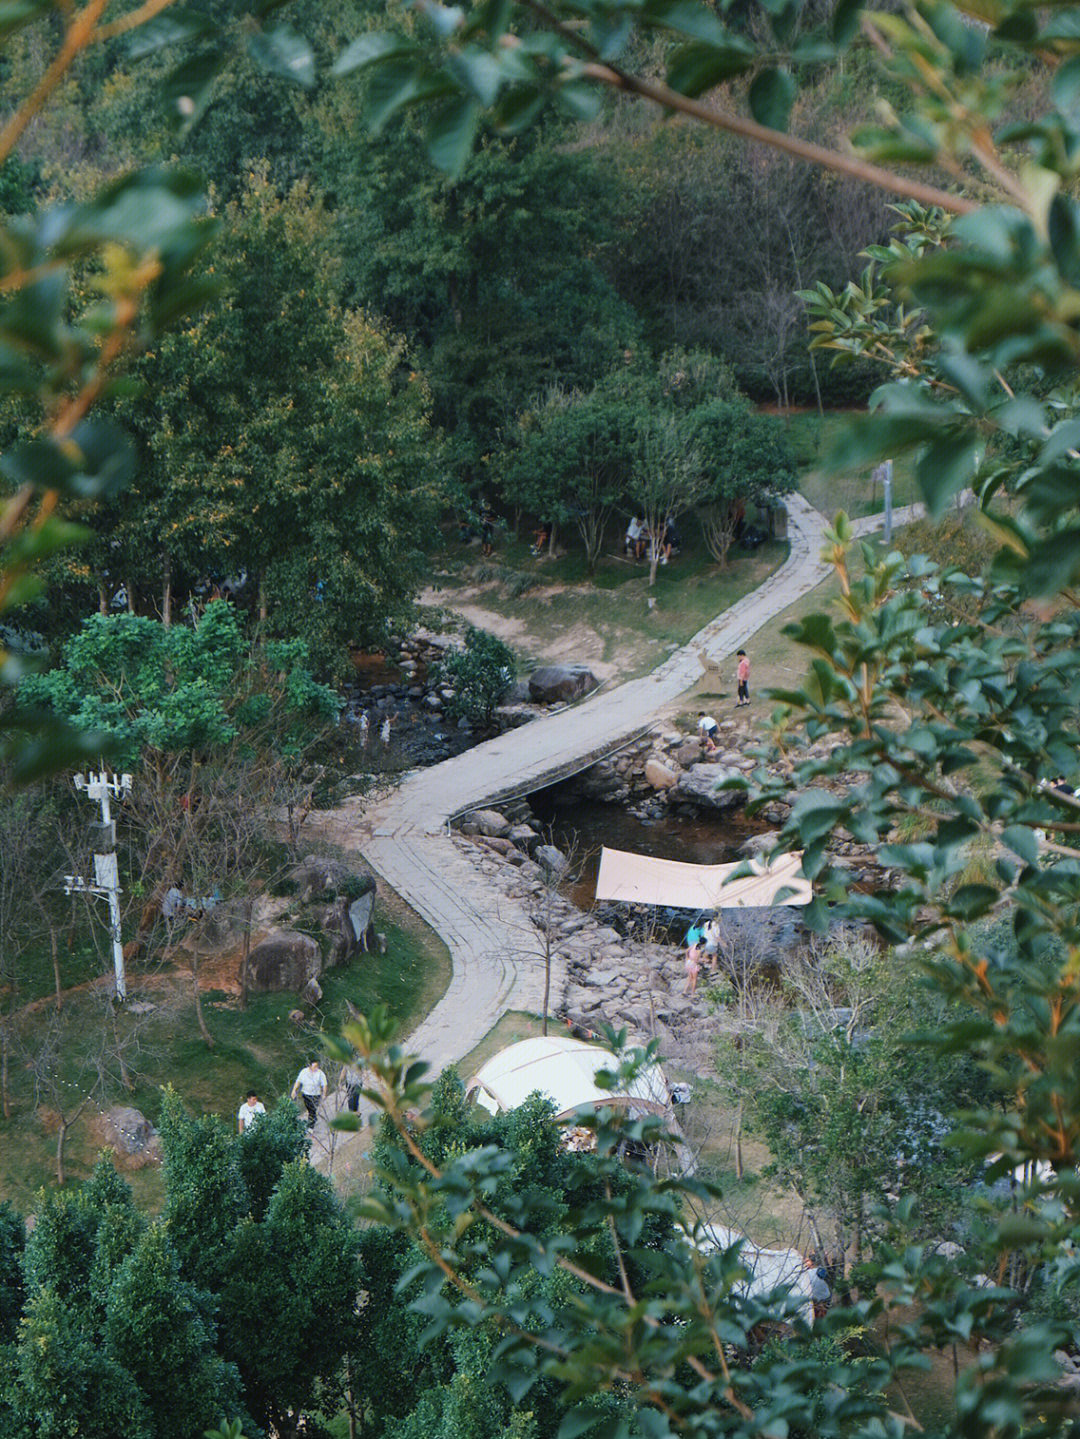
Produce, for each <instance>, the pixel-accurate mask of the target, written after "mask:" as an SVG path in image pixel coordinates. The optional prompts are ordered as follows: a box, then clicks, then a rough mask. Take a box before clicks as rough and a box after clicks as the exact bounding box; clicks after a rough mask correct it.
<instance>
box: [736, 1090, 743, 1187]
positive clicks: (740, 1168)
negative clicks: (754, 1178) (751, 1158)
mask: <svg viewBox="0 0 1080 1439" xmlns="http://www.w3.org/2000/svg"><path fill="white" fill-rule="evenodd" d="M742 1115H743V1102H742V1100H741V1099H740V1100H739V1107H738V1109H737V1110H736V1111H735V1178H736V1179H741V1178H742V1177H743V1157H742Z"/></svg>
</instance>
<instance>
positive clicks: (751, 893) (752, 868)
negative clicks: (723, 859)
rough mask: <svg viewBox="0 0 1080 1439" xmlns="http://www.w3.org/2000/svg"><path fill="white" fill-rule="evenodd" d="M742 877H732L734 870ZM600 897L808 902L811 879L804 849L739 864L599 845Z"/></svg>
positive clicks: (680, 903) (689, 904)
mask: <svg viewBox="0 0 1080 1439" xmlns="http://www.w3.org/2000/svg"><path fill="white" fill-rule="evenodd" d="M738 869H741V870H744V871H749V872H748V873H747V874H745V877H744V878H742V879H733V880H730V882H729V878H730V876H731V875H733V874H734V873H735V871H736V870H738ZM596 897H597V899H617V900H622V901H623V903H625V904H666V905H670V906H671V908H672V909H751V908H759V907H763V906H765V905H771V904H809V903H810V901H811V899H812V898H813V890H812V889H811V886H810V881H809V880H808V879H806V878H805V876H804V875H803V872H802V855H801V854H799V853H796V854H783V855H780V856H779V857H778V858H777V859H775V860H773V861H772V862H771V863H768V862H767V861H766V860H764V859H752V860H742V861H740V862H739V863H737V864H685V863H683V861H682V860H678V859H653V858H652V856H651V855H647V854H630V853H628V852H627V851H626V850H623V849H608V848H607V847H606V846H605V848H604V849H602V850H601V851H600V873H599V874H598V875H597V877H596Z"/></svg>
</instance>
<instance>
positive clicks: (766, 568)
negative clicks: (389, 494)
mask: <svg viewBox="0 0 1080 1439" xmlns="http://www.w3.org/2000/svg"><path fill="white" fill-rule="evenodd" d="M683 535H684V545H683V550H682V553H681V554H680V555H679V556H678V557H677V558H676V559H674V560H673V561H672V563H671V564H669V565H667V566H666V567H660V568H659V569H658V570H657V575H656V584H655V585H654V586H653V587H652V588H650V586H649V581H648V566H647V565H646V564H644V563H638V564H636V563H634V562H633V561H627V560H623V559H621V558H619V557H618V555H616V554H613V553H608V552H606V553H605V554H604V555H603V556H602V557H601V559H600V561H599V564H598V566H597V570H596V573H595V574H594V575H593V576H592V577H591V578H590V577H589V576H588V575H587V574H586V572H585V563H584V557H583V556H582V554H581V553H580V551H579V550H578V549H577V548H576V547H574V548H571V549H570V550H569V552H568V553H565V554H560V555H559V557H558V558H557V559H554V560H552V559H548V558H546V557H545V558H543V559H536V558H534V557H533V556H532V555H531V554H530V552H529V547H528V544H527V543H526V542H525V541H524V540H514V539H512V538H511V537H510V536H509V535H508V534H507V533H506V532H505V531H503V532H501V534H500V536H499V538H498V542H497V549H496V553H495V554H494V555H493V556H492V558H491V559H488V560H485V559H482V558H481V557H480V555H479V552H478V551H477V550H476V548H475V547H472V548H469V547H463V546H460V545H457V544H452V545H449V546H448V547H446V548H445V549H443V550H441V551H439V552H438V553H437V554H436V555H434V556H433V557H432V565H433V574H432V582H431V584H430V585H429V587H428V589H427V590H426V591H425V594H424V602H425V603H426V604H429V605H431V606H435V607H440V606H441V607H444V608H446V609H448V610H450V611H451V612H453V613H455V614H458V615H460V616H462V617H463V618H465V619H466V620H468V621H469V622H470V623H471V624H475V625H477V626H479V627H480V628H483V629H487V630H490V631H491V632H492V633H494V634H497V635H499V636H500V638H502V639H504V640H505V641H506V642H507V644H509V645H510V647H511V648H512V649H513V650H514V651H515V653H516V655H517V657H518V661H519V668H520V670H521V671H522V672H526V671H527V670H528V669H530V668H533V667H535V665H537V664H540V663H543V664H559V663H581V664H587V665H589V666H590V667H591V668H592V669H593V671H594V673H595V674H596V675H597V677H598V678H599V679H611V680H614V681H616V682H621V681H623V680H627V679H633V678H635V677H637V676H639V675H642V674H645V673H647V672H648V671H649V670H651V669H653V668H655V666H656V665H658V664H659V663H661V661H663V660H664V659H666V658H667V656H668V655H669V654H670V653H671V651H672V650H673V649H676V648H677V647H678V646H679V645H681V644H684V643H685V642H686V641H687V640H688V639H689V638H690V637H691V636H692V635H693V634H695V633H696V632H697V631H698V630H699V629H701V627H702V626H703V625H705V624H707V623H708V622H709V621H710V620H711V619H714V618H715V617H716V616H717V615H718V614H720V613H721V612H722V611H723V610H725V609H727V608H728V607H729V606H731V605H732V604H734V603H735V601H736V600H738V599H740V598H741V597H742V596H743V595H745V594H747V593H748V592H749V591H750V590H753V589H756V588H757V586H758V585H760V584H761V583H762V581H763V580H764V579H766V578H767V577H768V575H770V574H771V573H772V572H773V570H775V569H776V568H777V567H778V566H779V565H781V564H782V563H783V561H784V559H785V558H786V556H787V544H786V543H778V542H775V541H774V542H768V543H766V544H763V545H761V546H760V547H759V548H758V549H756V550H752V551H743V550H740V549H737V548H734V549H732V551H731V556H730V560H729V563H728V565H727V566H726V568H725V569H723V570H721V569H719V568H718V566H717V565H716V563H715V561H714V560H713V559H712V556H711V555H709V553H708V552H707V550H705V548H704V545H703V544H702V542H701V541H700V538H699V537H698V536H697V535H696V534H694V533H693V532H692V526H691V525H690V524H689V523H687V524H686V525H684V526H683ZM620 540H621V527H620ZM610 548H611V547H610V546H609V550H610Z"/></svg>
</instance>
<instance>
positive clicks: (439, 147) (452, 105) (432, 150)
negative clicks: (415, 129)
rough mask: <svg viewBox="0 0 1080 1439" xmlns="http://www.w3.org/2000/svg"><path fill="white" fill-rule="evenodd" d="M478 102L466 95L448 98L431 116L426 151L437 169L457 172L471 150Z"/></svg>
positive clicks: (459, 171)
mask: <svg viewBox="0 0 1080 1439" xmlns="http://www.w3.org/2000/svg"><path fill="white" fill-rule="evenodd" d="M479 120H480V106H479V105H478V104H477V102H476V101H475V100H474V99H473V98H472V97H471V96H469V95H462V96H461V97H460V98H459V99H456V100H451V101H450V102H449V103H448V104H446V105H444V106H442V108H441V109H440V110H439V111H438V112H437V113H436V115H435V116H434V117H433V118H432V121H431V124H430V126H429V127H428V154H429V155H430V156H431V158H432V161H433V162H434V163H435V164H436V165H437V166H438V168H439V169H440V170H444V171H445V172H446V173H447V174H448V175H460V174H461V172H462V170H463V169H464V168H465V163H466V161H467V160H468V158H469V156H470V155H471V154H472V147H473V141H474V140H475V138H476V127H477V125H478V123H479Z"/></svg>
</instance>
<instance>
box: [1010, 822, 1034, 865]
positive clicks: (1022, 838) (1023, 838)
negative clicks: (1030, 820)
mask: <svg viewBox="0 0 1080 1439" xmlns="http://www.w3.org/2000/svg"><path fill="white" fill-rule="evenodd" d="M1001 839H1002V843H1003V844H1007V845H1008V847H1009V848H1010V849H1011V850H1012V852H1013V854H1018V855H1019V856H1020V858H1021V859H1022V860H1023V861H1024V863H1025V864H1038V862H1039V841H1038V840H1037V839H1036V838H1035V831H1034V830H1031V829H1028V828H1027V827H1026V826H1025V825H1019V824H1012V825H1009V826H1008V828H1006V829H1004V830H1002V833H1001Z"/></svg>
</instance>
